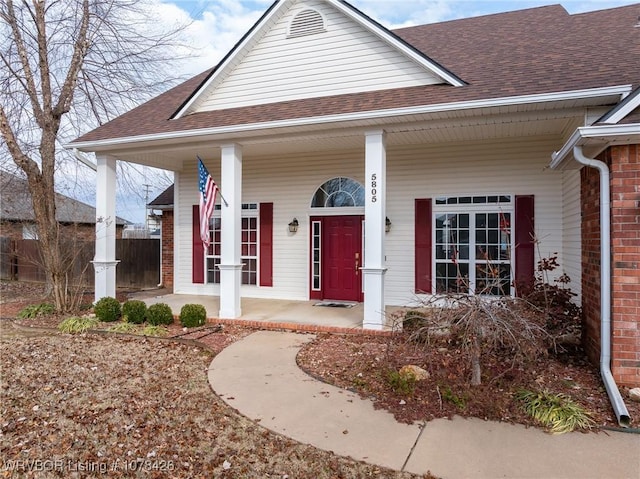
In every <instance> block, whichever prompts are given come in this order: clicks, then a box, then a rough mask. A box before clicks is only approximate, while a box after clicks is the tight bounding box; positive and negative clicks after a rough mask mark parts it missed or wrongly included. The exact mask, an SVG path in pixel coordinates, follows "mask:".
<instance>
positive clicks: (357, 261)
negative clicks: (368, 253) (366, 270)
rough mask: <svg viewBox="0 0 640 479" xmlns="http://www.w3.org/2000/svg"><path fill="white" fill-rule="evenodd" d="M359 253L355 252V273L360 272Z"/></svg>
mask: <svg viewBox="0 0 640 479" xmlns="http://www.w3.org/2000/svg"><path fill="white" fill-rule="evenodd" d="M359 266H360V253H356V275H357V274H359V273H360V269H359V268H358V267H359Z"/></svg>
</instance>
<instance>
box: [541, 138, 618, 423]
mask: <svg viewBox="0 0 640 479" xmlns="http://www.w3.org/2000/svg"><path fill="white" fill-rule="evenodd" d="M579 139H580V135H579V134H578V135H574V136H573V137H572V138H571V141H570V142H569V143H568V144H565V146H564V147H563V150H564V152H567V150H568V147H570V146H573V158H574V159H575V160H576V161H577V162H578V163H580V164H582V165H585V166H588V167H590V168H595V169H597V170H598V171H599V173H600V376H601V377H602V382H603V383H604V386H605V389H606V390H607V395H608V396H609V401H610V402H611V406H612V407H613V411H614V413H615V415H616V418H617V419H618V424H619V425H620V426H621V427H624V428H628V427H629V425H630V423H631V418H630V416H629V411H628V410H627V407H626V406H625V404H624V401H623V399H622V395H621V394H620V390H619V389H618V385H617V384H616V382H615V380H614V378H613V374H612V373H611V200H610V195H611V189H610V181H609V167H608V166H607V164H606V163H604V162H603V161H600V160H595V159H593V158H588V157H586V156H585V155H584V154H583V152H582V146H581V145H578V144H577V143H578V141H579ZM564 156H565V155H562V154H559V153H558V152H555V153H554V154H553V155H552V158H553V161H552V162H551V165H552V167H557V166H558V165H559V164H560V163H561V162H562V160H563V159H564Z"/></svg>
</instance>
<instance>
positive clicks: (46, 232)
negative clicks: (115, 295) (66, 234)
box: [0, 0, 186, 311]
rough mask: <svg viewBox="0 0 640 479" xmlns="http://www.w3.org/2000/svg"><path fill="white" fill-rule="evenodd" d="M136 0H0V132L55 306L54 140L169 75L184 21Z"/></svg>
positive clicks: (154, 89)
mask: <svg viewBox="0 0 640 479" xmlns="http://www.w3.org/2000/svg"><path fill="white" fill-rule="evenodd" d="M149 7H150V4H149V3H146V2H144V1H140V0H18V1H13V0H3V1H2V2H1V3H0V19H1V20H2V23H0V65H1V66H0V68H2V70H1V77H0V100H1V101H0V132H1V133H2V137H3V139H4V143H5V145H6V150H7V151H8V153H9V155H10V156H11V158H12V159H13V161H14V162H15V164H16V165H17V166H18V167H19V168H20V169H21V170H22V171H23V172H24V174H25V175H26V178H27V180H28V183H29V190H30V193H31V198H32V203H33V210H34V214H35V219H36V224H37V229H38V238H39V240H40V247H41V255H42V258H43V261H44V267H45V269H46V274H47V282H48V284H49V287H50V291H51V294H52V296H53V301H54V303H55V306H56V309H57V310H59V311H64V310H66V309H67V308H68V304H67V301H66V300H65V298H67V297H68V296H67V295H66V294H65V283H66V278H65V275H66V264H65V259H64V256H63V255H62V254H61V248H60V245H61V233H60V227H59V224H58V222H57V219H56V204H55V201H54V198H55V193H54V186H55V184H54V173H55V171H56V169H57V168H58V167H59V162H60V158H61V157H62V152H61V150H62V148H61V140H62V139H65V140H68V139H71V138H72V137H73V136H76V135H77V134H78V133H80V132H83V131H87V130H88V129H89V128H91V127H94V126H97V125H99V124H102V123H104V122H105V121H108V120H109V119H111V118H113V117H114V116H116V115H118V114H120V113H122V112H123V111H125V110H127V109H129V108H131V107H132V106H133V105H135V104H137V103H139V102H140V101H141V100H142V99H146V98H148V97H149V96H151V95H154V94H157V93H158V92H160V91H162V90H163V89H165V88H166V87H167V86H168V85H170V84H173V83H174V82H175V80H177V78H175V77H173V78H169V75H168V74H167V72H171V71H176V68H175V66H174V67H173V68H168V65H169V64H170V63H171V62H174V61H175V60H177V56H178V55H176V52H177V51H182V52H185V51H186V50H185V49H184V48H183V49H181V50H180V47H181V45H180V44H179V39H180V35H181V33H182V32H183V31H184V29H185V27H186V25H185V24H176V25H174V26H173V27H172V28H171V29H170V31H161V30H160V29H159V27H158V22H157V20H156V19H155V18H152V9H151V8H149Z"/></svg>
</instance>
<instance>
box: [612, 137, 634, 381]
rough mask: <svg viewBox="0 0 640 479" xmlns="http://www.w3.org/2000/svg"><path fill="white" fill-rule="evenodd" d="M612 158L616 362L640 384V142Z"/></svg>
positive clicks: (616, 150)
mask: <svg viewBox="0 0 640 479" xmlns="http://www.w3.org/2000/svg"><path fill="white" fill-rule="evenodd" d="M608 153H609V155H610V162H611V250H612V251H611V253H612V261H611V268H612V281H611V283H612V284H611V309H612V314H611V318H612V337H613V344H612V351H611V357H612V365H611V370H612V372H613V375H614V377H615V379H616V381H618V383H619V384H623V385H628V386H640V145H628V146H616V147H612V148H611V149H610V150H609V151H608Z"/></svg>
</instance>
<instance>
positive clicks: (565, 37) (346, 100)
mask: <svg viewBox="0 0 640 479" xmlns="http://www.w3.org/2000/svg"><path fill="white" fill-rule="evenodd" d="M281 1H286V0H281ZM333 3H335V2H332V4H333ZM356 12H357V11H356ZM639 14H640V8H639V5H638V4H636V5H630V6H627V7H620V8H614V9H609V10H601V11H596V12H589V13H583V14H577V15H569V14H568V13H567V12H566V10H564V9H563V8H562V7H561V6H559V5H554V6H548V7H540V8H532V9H527V10H520V11H516V12H509V13H502V14H496V15H487V16H481V17H475V18H469V19H462V20H454V21H449V22H442V23H437V24H429V25H422V26H416V27H410V28H403V29H399V30H395V31H394V32H393V35H394V36H395V35H397V37H399V38H400V39H401V40H402V41H403V42H406V44H408V45H410V46H411V47H412V48H414V49H416V50H418V51H419V52H421V53H422V54H423V55H424V56H425V58H428V59H430V60H433V62H435V63H436V64H437V65H441V66H442V68H443V69H445V70H446V71H448V72H451V73H452V74H453V75H455V76H456V77H457V78H459V79H461V80H462V81H464V82H465V83H466V84H465V85H464V86H453V85H451V84H446V83H441V84H428V85H422V86H413V87H406V88H396V89H387V90H379V91H366V92H362V93H349V94H343V95H332V96H322V97H314V98H305V99H299V100H290V101H281V102H277V103H268V104H259V105H252V106H245V107H240V108H226V109H223V110H213V111H202V112H197V113H191V114H187V115H184V116H182V117H180V118H175V119H171V118H172V117H174V116H175V115H176V114H177V113H178V112H179V111H180V110H181V109H182V108H183V106H185V105H186V103H187V102H188V101H189V99H191V98H193V97H194V95H197V94H198V92H199V91H200V89H201V88H206V87H207V83H206V82H207V80H208V78H209V77H210V75H211V74H212V72H215V70H216V69H212V70H208V71H206V72H203V73H201V74H200V75H197V76H195V77H193V78H192V79H190V80H188V81H186V82H185V83H183V84H181V85H179V86H177V87H175V88H173V89H171V90H169V91H167V92H166V93H164V94H162V95H160V96H158V97H156V98H154V99H152V100H150V101H149V102H147V103H145V104H143V105H141V106H139V107H138V108H135V109H133V110H131V111H130V112H128V113H126V114H124V115H122V116H120V117H118V118H116V119H114V120H113V121H111V122H109V123H107V124H105V125H103V126H101V127H99V128H97V129H95V130H93V131H91V132H89V133H87V134H85V135H83V136H81V137H80V138H78V139H77V140H75V141H74V142H73V143H72V144H71V146H75V145H74V144H81V143H91V142H95V141H100V140H110V139H115V138H132V137H138V136H145V135H162V134H166V133H169V132H186V131H188V130H197V129H203V128H216V127H229V126H233V125H247V124H253V123H264V122H273V121H281V120H291V119H300V118H307V117H321V116H328V115H339V114H347V113H357V112H367V111H380V110H386V109H397V108H406V107H416V106H424V105H436V106H437V105H444V104H449V103H457V102H472V101H479V100H488V99H501V98H509V97H521V96H525V95H545V94H549V93H560V92H570V91H582V90H589V89H597V88H603V87H619V86H622V85H630V86H632V87H637V86H639V85H640V75H639V74H638V65H640V34H639V33H640V32H639V30H638V28H635V26H636V24H637V19H638V16H639ZM364 21H367V19H366V18H365V20H364ZM369 21H370V20H369ZM375 25H376V26H375V28H380V29H383V27H380V26H379V25H377V24H375ZM613 32H615V33H613ZM241 42H242V41H241ZM227 58H228V57H225V60H226V59H227ZM225 60H223V62H224V61H225ZM221 65H222V63H221Z"/></svg>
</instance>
